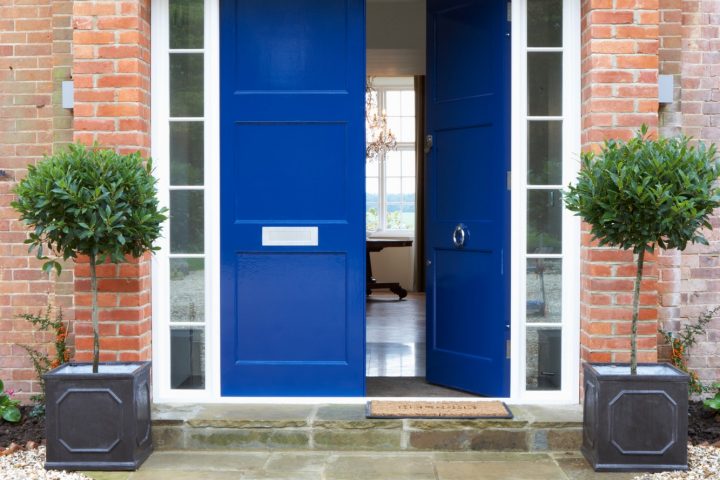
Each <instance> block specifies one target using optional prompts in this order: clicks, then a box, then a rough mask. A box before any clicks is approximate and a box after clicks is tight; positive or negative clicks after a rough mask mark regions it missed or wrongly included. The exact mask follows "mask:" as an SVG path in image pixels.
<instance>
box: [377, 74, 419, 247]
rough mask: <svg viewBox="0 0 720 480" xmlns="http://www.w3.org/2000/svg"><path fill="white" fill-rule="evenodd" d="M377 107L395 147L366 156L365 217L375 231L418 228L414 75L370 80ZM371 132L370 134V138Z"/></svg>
mask: <svg viewBox="0 0 720 480" xmlns="http://www.w3.org/2000/svg"><path fill="white" fill-rule="evenodd" d="M371 81H372V87H373V89H374V92H373V94H374V95H377V111H376V112H367V114H368V115H370V116H372V115H379V116H384V117H385V118H386V120H387V128H388V130H389V132H390V133H392V135H393V136H394V137H395V140H396V144H395V148H394V149H390V150H388V151H384V150H382V149H381V150H380V151H379V153H377V155H375V156H372V157H369V158H368V159H367V168H366V182H365V193H366V218H367V231H368V232H372V233H390V232H393V233H407V234H408V235H413V234H414V231H415V188H416V180H415V165H416V158H415V90H414V84H413V78H412V77H377V78H374V79H372V80H371ZM371 137H372V136H371V135H368V138H369V139H370V138H371Z"/></svg>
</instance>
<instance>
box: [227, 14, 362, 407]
mask: <svg viewBox="0 0 720 480" xmlns="http://www.w3.org/2000/svg"><path fill="white" fill-rule="evenodd" d="M364 8H365V5H364V0H221V12H220V18H221V31H220V38H221V52H220V61H221V66H220V74H221V78H220V89H221V92H220V99H221V103H220V105H221V107H220V108H221V159H220V162H221V181H220V188H221V193H220V194H221V201H222V208H221V225H220V230H221V303H222V306H221V308H222V318H221V364H222V377H221V378H222V381H221V384H222V388H221V389H222V394H223V395H227V396H230V395H249V396H252V395H255V396H257V395H263V396H264V395H267V396H282V395H284V396H300V395H311V396H357V395H363V394H364V380H365V362H364V355H365V341H364V338H365V337H364V336H365V321H364V308H365V303H364V302H365V287H364V281H365V265H364V262H365V243H364V242H365V216H364V204H365V197H364V195H365V192H364V178H363V176H364V165H365V147H364V142H365V136H364V112H363V108H364V92H365V14H364Z"/></svg>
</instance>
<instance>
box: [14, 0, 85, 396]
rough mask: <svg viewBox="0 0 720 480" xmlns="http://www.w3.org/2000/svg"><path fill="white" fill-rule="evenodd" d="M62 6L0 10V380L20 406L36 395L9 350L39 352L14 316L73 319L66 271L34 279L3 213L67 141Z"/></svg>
mask: <svg viewBox="0 0 720 480" xmlns="http://www.w3.org/2000/svg"><path fill="white" fill-rule="evenodd" d="M71 8H72V2H71V1H70V0H52V1H50V0H4V1H3V2H2V3H0V112H1V113H0V170H2V171H3V172H2V173H0V359H2V361H1V362H0V379H2V380H3V381H4V382H5V384H6V387H7V388H10V389H14V390H16V391H19V392H20V393H19V398H21V399H22V400H27V399H28V398H29V396H30V395H31V394H33V393H38V391H39V386H38V384H37V382H36V380H35V374H34V372H33V370H32V367H31V364H30V361H29V359H28V357H27V354H26V353H25V351H24V350H22V349H21V348H20V347H19V346H18V345H17V344H18V343H25V344H30V345H34V346H37V347H39V348H41V349H43V348H47V346H48V345H47V342H48V341H50V340H51V335H49V334H42V333H38V332H36V331H35V329H34V328H33V327H32V326H31V325H30V324H29V323H28V322H26V321H25V320H21V319H17V318H16V315H18V314H20V313H38V312H40V311H41V310H43V309H44V308H45V307H46V306H47V305H48V304H50V303H51V304H53V305H55V306H57V307H62V308H63V309H64V313H65V316H66V318H68V319H71V318H72V315H73V311H72V305H73V281H74V276H73V268H72V264H69V265H66V266H65V270H64V271H63V274H62V276H61V277H60V278H55V277H52V278H48V276H47V275H44V274H42V273H41V271H40V269H39V266H40V263H41V262H39V261H37V260H35V259H34V258H33V257H29V256H28V255H27V246H26V245H24V244H23V241H24V240H25V238H26V231H25V228H24V226H23V225H22V224H21V223H20V222H19V221H18V220H17V214H16V213H15V211H14V210H13V209H12V208H11V207H10V206H9V204H10V202H11V201H12V199H13V195H12V193H11V191H12V188H13V187H14V186H15V184H16V183H17V181H18V180H20V179H21V178H23V176H24V175H25V174H26V172H27V166H28V165H29V164H34V163H36V162H37V161H38V160H40V159H42V157H43V155H45V154H50V153H52V152H53V151H54V150H57V149H58V148H61V147H62V146H63V145H64V144H66V143H67V142H68V141H71V140H72V116H71V112H70V111H69V110H65V109H63V108H62V106H61V104H60V101H61V98H60V94H59V92H60V82H61V81H62V80H67V79H69V77H70V68H69V65H70V57H69V53H70V48H71V31H70V15H71Z"/></svg>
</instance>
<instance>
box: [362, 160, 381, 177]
mask: <svg viewBox="0 0 720 480" xmlns="http://www.w3.org/2000/svg"><path fill="white" fill-rule="evenodd" d="M378 164H379V162H378V161H372V162H365V176H366V177H377V176H378Z"/></svg>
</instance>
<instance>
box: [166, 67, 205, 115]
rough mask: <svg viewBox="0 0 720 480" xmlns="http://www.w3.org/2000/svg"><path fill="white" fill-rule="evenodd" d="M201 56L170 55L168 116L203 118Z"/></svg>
mask: <svg viewBox="0 0 720 480" xmlns="http://www.w3.org/2000/svg"><path fill="white" fill-rule="evenodd" d="M203 68H204V67H203V54H202V53H171V54H170V116H171V117H202V116H203V78H204V72H203Z"/></svg>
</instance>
